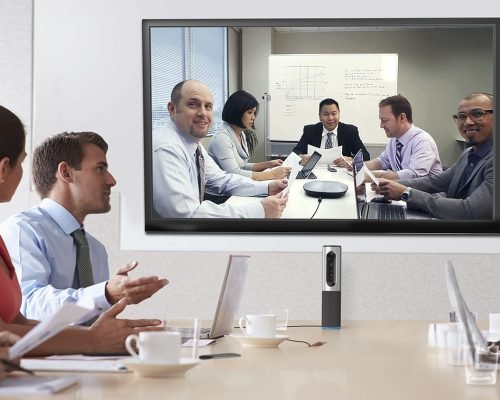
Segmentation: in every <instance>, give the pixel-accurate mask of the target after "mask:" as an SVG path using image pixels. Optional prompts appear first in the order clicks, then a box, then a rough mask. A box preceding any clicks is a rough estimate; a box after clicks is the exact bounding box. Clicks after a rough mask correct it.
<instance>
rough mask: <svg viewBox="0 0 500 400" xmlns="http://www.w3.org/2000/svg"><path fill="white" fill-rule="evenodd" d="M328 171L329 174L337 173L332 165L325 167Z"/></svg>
mask: <svg viewBox="0 0 500 400" xmlns="http://www.w3.org/2000/svg"><path fill="white" fill-rule="evenodd" d="M326 168H327V169H328V171H330V172H337V168H335V165H334V164H328V166H327V167H326Z"/></svg>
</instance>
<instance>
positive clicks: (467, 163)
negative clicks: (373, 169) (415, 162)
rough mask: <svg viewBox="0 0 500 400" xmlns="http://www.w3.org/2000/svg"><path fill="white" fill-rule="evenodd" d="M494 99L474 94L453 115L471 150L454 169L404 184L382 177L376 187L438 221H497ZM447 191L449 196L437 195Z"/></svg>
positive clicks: (467, 97)
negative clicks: (495, 211)
mask: <svg viewBox="0 0 500 400" xmlns="http://www.w3.org/2000/svg"><path fill="white" fill-rule="evenodd" d="M493 112H494V110H493V96H492V95H491V94H488V93H471V94H470V95H468V96H466V97H465V98H464V99H463V100H462V101H461V102H460V104H459V106H458V112H457V113H456V114H455V115H453V119H454V120H455V121H456V123H457V127H458V130H459V132H460V134H461V135H462V136H463V138H464V139H465V140H466V141H467V143H468V145H469V147H468V148H467V149H466V150H465V151H464V152H463V153H462V155H461V156H460V157H459V158H458V160H457V162H456V163H455V164H453V165H452V166H451V167H450V168H448V169H447V170H445V171H444V172H441V173H440V174H438V175H434V176H431V175H428V176H424V177H420V178H415V179H410V180H400V181H390V180H387V179H383V178H380V179H379V186H378V187H377V186H376V185H375V184H372V188H373V189H374V190H375V191H376V192H378V193H381V194H383V195H384V196H385V197H386V198H389V199H393V200H404V201H406V202H407V206H408V208H412V209H418V210H423V211H426V212H428V213H429V214H431V215H432V216H433V217H437V218H448V219H491V218H493V186H494V184H493V175H494V156H493V129H494V127H493V121H494V118H493ZM440 192H446V197H443V196H435V195H434V196H433V195H432V194H433V193H440Z"/></svg>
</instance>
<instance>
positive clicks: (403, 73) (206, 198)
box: [143, 19, 499, 234]
mask: <svg viewBox="0 0 500 400" xmlns="http://www.w3.org/2000/svg"><path fill="white" fill-rule="evenodd" d="M319 22H320V23H319ZM319 22H318V21H317V22H313V21H311V20H294V21H286V20H258V21H250V20H247V21H245V20H237V21H230V20H228V21H224V22H221V21H217V22H215V21H205V20H196V21H175V20H143V74H144V75H143V82H144V156H145V157H144V160H145V165H144V172H145V216H146V218H145V223H146V226H145V228H146V231H148V232H154V231H176V232H182V231H186V232H197V231H200V232H207V231H210V232H263V233H265V232H289V233H294V232H342V233H349V232H352V233H373V232H380V233H408V234H413V233H416V234H418V233H494V232H498V228H499V227H498V225H497V222H496V218H495V215H496V213H495V211H496V207H495V204H496V203H495V196H494V188H495V182H496V180H495V174H494V172H495V158H494V152H495V146H496V144H495V143H496V141H495V140H494V131H495V126H496V122H495V121H496V119H495V95H496V85H497V83H496V80H495V76H496V74H497V71H496V67H495V65H496V57H497V47H496V46H498V45H497V44H496V43H497V42H498V41H497V40H496V39H497V38H496V35H497V28H498V21H497V20H496V19H474V20H469V21H464V20H454V19H445V20H423V19H408V20H399V21H398V20H382V19H380V20H375V19H373V20H321V21H319Z"/></svg>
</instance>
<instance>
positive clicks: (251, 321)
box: [239, 314, 276, 338]
mask: <svg viewBox="0 0 500 400" xmlns="http://www.w3.org/2000/svg"><path fill="white" fill-rule="evenodd" d="M243 325H245V326H246V327H243ZM239 326H240V329H241V330H242V332H243V334H244V335H245V336H251V337H259V338H271V337H275V336H276V315H270V314H254V315H246V316H244V317H241V318H240V320H239Z"/></svg>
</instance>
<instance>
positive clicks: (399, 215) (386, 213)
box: [377, 204, 406, 219]
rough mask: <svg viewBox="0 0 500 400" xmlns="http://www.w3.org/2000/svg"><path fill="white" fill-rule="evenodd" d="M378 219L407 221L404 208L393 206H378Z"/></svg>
mask: <svg viewBox="0 0 500 400" xmlns="http://www.w3.org/2000/svg"><path fill="white" fill-rule="evenodd" d="M377 207H378V219H406V210H405V208H404V207H403V206H396V205H391V204H377Z"/></svg>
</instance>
